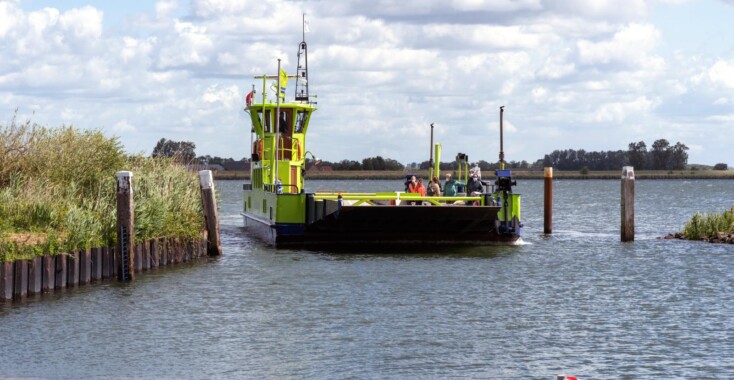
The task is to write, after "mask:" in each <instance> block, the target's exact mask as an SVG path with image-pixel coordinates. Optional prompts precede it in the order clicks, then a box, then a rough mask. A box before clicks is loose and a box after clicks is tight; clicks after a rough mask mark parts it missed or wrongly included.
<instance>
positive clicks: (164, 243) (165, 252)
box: [159, 238, 170, 267]
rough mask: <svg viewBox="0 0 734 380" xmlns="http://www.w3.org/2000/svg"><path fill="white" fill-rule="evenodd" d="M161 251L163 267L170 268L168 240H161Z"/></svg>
mask: <svg viewBox="0 0 734 380" xmlns="http://www.w3.org/2000/svg"><path fill="white" fill-rule="evenodd" d="M159 247H160V248H159V249H160V251H161V264H160V265H161V266H162V267H165V266H168V261H169V260H170V259H169V258H168V239H166V238H161V239H160V243H159Z"/></svg>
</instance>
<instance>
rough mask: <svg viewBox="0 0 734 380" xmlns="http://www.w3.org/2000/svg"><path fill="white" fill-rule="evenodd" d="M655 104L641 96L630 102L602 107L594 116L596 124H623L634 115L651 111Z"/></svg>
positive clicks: (608, 104)
mask: <svg viewBox="0 0 734 380" xmlns="http://www.w3.org/2000/svg"><path fill="white" fill-rule="evenodd" d="M654 104H655V102H653V101H652V100H650V99H648V98H646V97H644V96H641V97H638V98H636V99H634V100H631V101H628V102H614V103H607V104H604V105H602V106H601V107H600V108H599V109H598V110H597V111H596V112H595V113H594V115H593V118H592V121H595V122H623V121H625V120H626V119H627V118H629V117H630V116H632V115H635V114H639V113H643V112H647V111H650V110H651V109H652V108H653V107H654Z"/></svg>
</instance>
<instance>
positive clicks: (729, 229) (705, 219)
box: [683, 206, 734, 240]
mask: <svg viewBox="0 0 734 380" xmlns="http://www.w3.org/2000/svg"><path fill="white" fill-rule="evenodd" d="M729 233H734V206H732V208H731V209H730V210H727V211H724V212H722V213H721V214H717V213H704V214H701V213H700V212H697V213H696V214H695V215H693V216H692V217H691V220H689V221H688V223H687V224H686V226H685V227H684V228H683V235H684V236H685V238H686V239H688V240H708V239H710V238H712V237H716V236H717V235H722V234H729Z"/></svg>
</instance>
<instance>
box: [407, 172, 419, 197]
mask: <svg viewBox="0 0 734 380" xmlns="http://www.w3.org/2000/svg"><path fill="white" fill-rule="evenodd" d="M407 191H408V193H413V194H418V182H417V181H416V180H415V176H412V177H410V182H408V188H407Z"/></svg>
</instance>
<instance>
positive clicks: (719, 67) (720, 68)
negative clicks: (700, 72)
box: [708, 60, 734, 88]
mask: <svg viewBox="0 0 734 380" xmlns="http://www.w3.org/2000/svg"><path fill="white" fill-rule="evenodd" d="M733 62H734V61H733ZM708 78H709V80H711V82H712V83H714V84H717V85H722V86H724V87H726V88H734V63H732V62H728V61H723V60H719V61H717V62H716V63H714V65H713V66H711V68H710V69H709V70H708Z"/></svg>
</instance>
